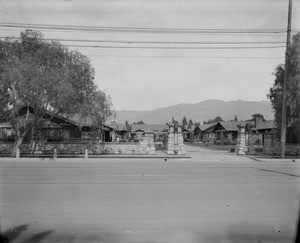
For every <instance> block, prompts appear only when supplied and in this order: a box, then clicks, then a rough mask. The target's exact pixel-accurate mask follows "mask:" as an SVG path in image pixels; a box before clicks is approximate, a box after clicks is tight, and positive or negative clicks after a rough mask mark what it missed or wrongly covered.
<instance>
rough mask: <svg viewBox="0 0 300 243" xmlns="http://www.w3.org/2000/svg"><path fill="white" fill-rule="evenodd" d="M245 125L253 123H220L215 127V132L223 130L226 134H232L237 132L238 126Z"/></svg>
mask: <svg viewBox="0 0 300 243" xmlns="http://www.w3.org/2000/svg"><path fill="white" fill-rule="evenodd" d="M246 123H251V124H254V122H249V121H248V122H246V121H237V122H235V121H222V122H218V124H217V126H216V127H215V130H219V129H220V128H223V129H224V130H225V131H226V132H234V131H238V127H237V126H238V125H245V124H246Z"/></svg>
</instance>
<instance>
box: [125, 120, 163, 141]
mask: <svg viewBox="0 0 300 243" xmlns="http://www.w3.org/2000/svg"><path fill="white" fill-rule="evenodd" d="M168 130H169V127H168V125H167V124H132V126H131V138H132V139H134V140H141V139H142V137H143V135H144V134H145V132H153V133H154V134H155V136H154V139H155V140H157V141H160V140H162V139H163V136H164V134H166V133H167V131H168Z"/></svg>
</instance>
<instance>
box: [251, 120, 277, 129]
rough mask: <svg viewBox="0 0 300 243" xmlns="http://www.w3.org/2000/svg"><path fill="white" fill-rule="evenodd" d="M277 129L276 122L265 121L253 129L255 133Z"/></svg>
mask: <svg viewBox="0 0 300 243" xmlns="http://www.w3.org/2000/svg"><path fill="white" fill-rule="evenodd" d="M272 129H276V124H275V122H274V121H265V122H262V123H260V124H258V125H257V127H254V128H252V130H253V131H261V130H272Z"/></svg>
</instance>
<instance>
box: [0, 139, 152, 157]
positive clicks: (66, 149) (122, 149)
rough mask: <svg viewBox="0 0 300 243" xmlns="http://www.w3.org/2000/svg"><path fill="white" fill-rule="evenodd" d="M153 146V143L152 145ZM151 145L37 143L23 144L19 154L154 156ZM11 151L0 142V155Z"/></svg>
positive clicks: (8, 146)
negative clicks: (86, 152) (86, 153)
mask: <svg viewBox="0 0 300 243" xmlns="http://www.w3.org/2000/svg"><path fill="white" fill-rule="evenodd" d="M153 144H154V143H153ZM153 144H148V143H147V141H146V142H145V141H144V140H142V141H141V142H139V143H103V142H100V141H90V142H87V143H78V142H74V143H66V142H59V143H56V142H46V141H38V142H37V143H36V144H34V143H33V142H31V143H30V142H24V143H23V144H22V145H21V147H20V153H21V154H33V153H34V154H53V153H54V149H56V151H57V153H58V154H84V153H85V149H88V152H89V154H128V155H129V154H140V155H146V154H156V151H155V147H154V146H152V145H153ZM12 149H13V142H5V143H4V142H0V154H10V153H11V151H12Z"/></svg>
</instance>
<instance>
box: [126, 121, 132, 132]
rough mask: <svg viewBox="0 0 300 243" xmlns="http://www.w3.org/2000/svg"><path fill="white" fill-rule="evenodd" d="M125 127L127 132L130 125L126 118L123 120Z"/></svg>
mask: <svg viewBox="0 0 300 243" xmlns="http://www.w3.org/2000/svg"><path fill="white" fill-rule="evenodd" d="M125 128H126V131H128V132H129V131H130V130H131V129H130V125H129V123H128V121H127V120H126V121H125Z"/></svg>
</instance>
